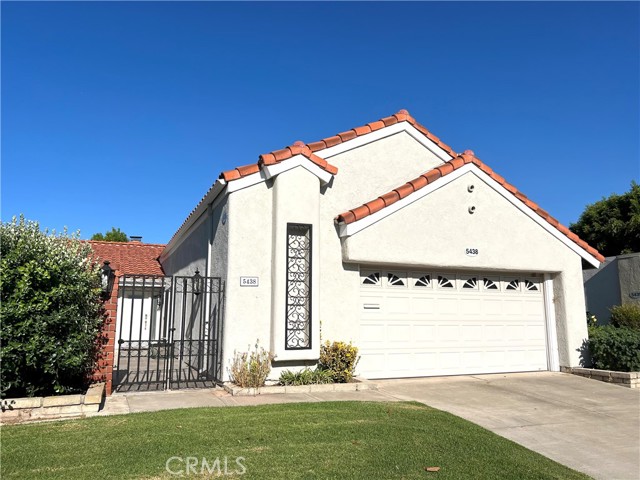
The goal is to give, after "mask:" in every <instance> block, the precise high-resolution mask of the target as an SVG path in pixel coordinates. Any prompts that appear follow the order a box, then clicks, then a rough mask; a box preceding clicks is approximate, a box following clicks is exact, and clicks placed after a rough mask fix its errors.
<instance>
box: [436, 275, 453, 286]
mask: <svg viewBox="0 0 640 480" xmlns="http://www.w3.org/2000/svg"><path fill="white" fill-rule="evenodd" d="M438 288H453V284H452V283H451V280H449V279H448V278H447V277H443V276H442V275H438Z"/></svg>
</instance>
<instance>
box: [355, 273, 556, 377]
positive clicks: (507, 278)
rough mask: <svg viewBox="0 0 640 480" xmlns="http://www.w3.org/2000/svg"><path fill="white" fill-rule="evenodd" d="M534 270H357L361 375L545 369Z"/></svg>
mask: <svg viewBox="0 0 640 480" xmlns="http://www.w3.org/2000/svg"><path fill="white" fill-rule="evenodd" d="M543 285H544V282H543V276H542V275H541V274H534V273H532V274H529V275H523V274H522V273H508V272H505V273H496V272H485V273H482V272H466V273H465V272H447V271H406V270H387V269H383V268H379V269H375V268H374V269H372V268H361V273H360V311H361V313H360V353H361V359H360V364H359V368H358V370H359V372H360V375H362V376H364V377H366V378H400V377H419V376H431V375H460V374H480V373H500V372H525V371H536V370H547V348H546V340H545V339H546V331H545V305H544V294H543Z"/></svg>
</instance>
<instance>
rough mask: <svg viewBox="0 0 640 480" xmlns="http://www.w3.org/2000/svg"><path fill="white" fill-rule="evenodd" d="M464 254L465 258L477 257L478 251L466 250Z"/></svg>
mask: <svg viewBox="0 0 640 480" xmlns="http://www.w3.org/2000/svg"><path fill="white" fill-rule="evenodd" d="M465 253H466V254H467V257H477V256H478V249H477V248H467V249H466V250H465Z"/></svg>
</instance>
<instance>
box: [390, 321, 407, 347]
mask: <svg viewBox="0 0 640 480" xmlns="http://www.w3.org/2000/svg"><path fill="white" fill-rule="evenodd" d="M411 327H412V325H410V324H408V323H405V324H401V323H400V324H398V323H390V324H389V325H388V327H387V339H388V340H389V342H390V343H400V344H401V345H406V344H407V343H408V342H407V340H408V339H409V340H410V339H411V338H412V334H411Z"/></svg>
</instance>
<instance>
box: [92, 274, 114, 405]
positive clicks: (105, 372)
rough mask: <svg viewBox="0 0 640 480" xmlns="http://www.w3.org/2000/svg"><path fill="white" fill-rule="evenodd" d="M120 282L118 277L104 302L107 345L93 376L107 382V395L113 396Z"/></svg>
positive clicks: (104, 333) (97, 379)
mask: <svg viewBox="0 0 640 480" xmlns="http://www.w3.org/2000/svg"><path fill="white" fill-rule="evenodd" d="M118 280H119V276H116V278H115V280H114V282H113V291H112V292H111V297H110V298H109V299H108V300H105V302H104V308H105V312H106V319H105V324H104V328H103V335H104V337H105V343H104V345H103V346H102V353H101V355H100V359H99V361H98V368H97V369H96V371H95V372H94V374H93V380H94V381H103V382H105V393H106V394H107V395H111V391H112V387H113V383H112V382H113V355H114V346H115V343H116V341H117V338H116V336H117V334H116V318H117V315H118Z"/></svg>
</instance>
